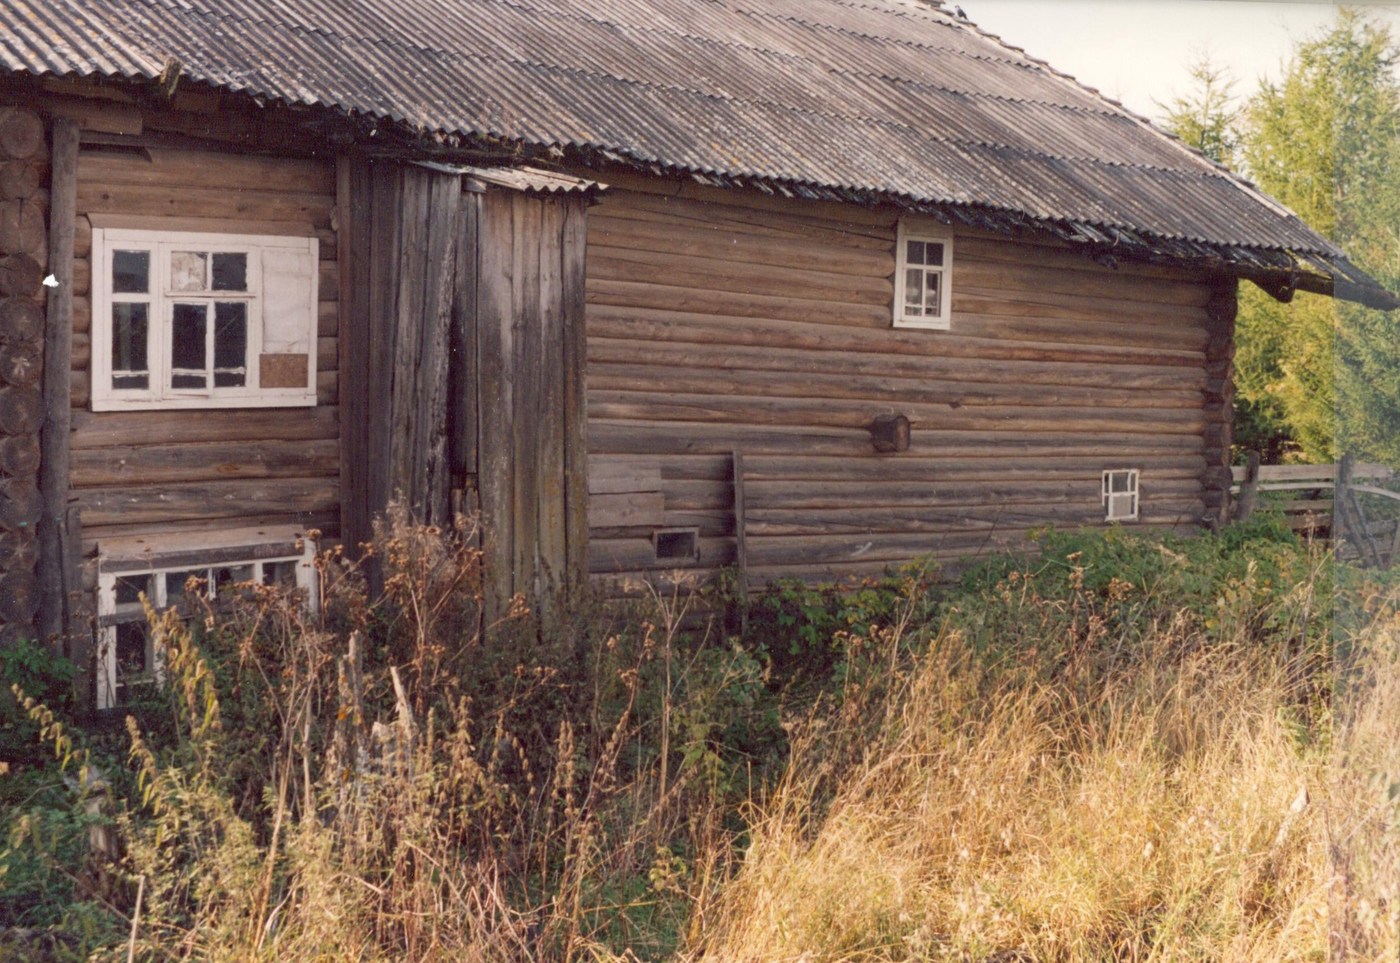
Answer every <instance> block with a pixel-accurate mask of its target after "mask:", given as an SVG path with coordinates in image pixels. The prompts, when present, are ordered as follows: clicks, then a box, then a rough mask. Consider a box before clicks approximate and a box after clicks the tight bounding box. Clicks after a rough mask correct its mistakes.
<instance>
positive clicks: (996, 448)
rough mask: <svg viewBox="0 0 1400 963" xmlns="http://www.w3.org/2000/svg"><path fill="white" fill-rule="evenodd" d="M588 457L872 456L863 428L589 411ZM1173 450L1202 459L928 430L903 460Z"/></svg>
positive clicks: (1143, 438) (1153, 445)
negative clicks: (610, 416)
mask: <svg viewBox="0 0 1400 963" xmlns="http://www.w3.org/2000/svg"><path fill="white" fill-rule="evenodd" d="M588 445H589V453H590V455H605V454H606V455H612V454H631V455H664V454H727V453H729V452H732V451H735V450H739V451H743V452H745V454H746V455H749V454H754V453H766V454H798V453H801V454H811V455H846V456H868V457H874V455H875V453H874V450H873V449H872V448H871V444H870V433H869V432H868V431H866V430H865V429H864V428H863V427H862V428H858V429H851V428H829V427H773V426H769V425H757V424H724V423H705V422H690V423H676V422H653V421H645V420H616V421H613V420H607V419H602V418H599V417H597V414H596V412H590V419H589V423H588ZM1124 452H1132V453H1133V454H1134V455H1138V456H1141V455H1157V454H1171V453H1191V454H1197V455H1198V454H1200V452H1201V439H1200V438H1199V437H1196V436H1194V435H1166V434H1155V433H1147V432H1141V431H1131V430H1124V426H1121V425H1120V426H1117V427H1115V428H1114V429H1113V430H1110V431H1102V432H1100V431H1094V432H1074V431H1065V432H1055V433H1053V434H1050V433H1030V434H1024V433H1013V432H992V433H988V432H982V431H952V430H938V429H925V430H922V431H920V432H917V433H916V434H915V435H914V436H913V439H912V442H911V444H910V448H909V451H908V452H907V453H905V455H902V456H901V457H906V456H907V457H913V456H918V455H929V456H936V455H940V454H943V455H946V456H948V457H956V456H966V457H978V456H983V455H1007V456H1011V455H1025V456H1031V455H1045V454H1050V455H1064V456H1070V455H1076V456H1078V455H1087V456H1103V457H1115V456H1121V455H1122V454H1123V453H1124Z"/></svg>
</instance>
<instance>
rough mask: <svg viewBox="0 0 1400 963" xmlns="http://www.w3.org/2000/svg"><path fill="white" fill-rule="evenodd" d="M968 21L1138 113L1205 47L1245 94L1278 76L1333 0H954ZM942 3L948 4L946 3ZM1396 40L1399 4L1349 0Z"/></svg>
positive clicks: (1186, 83) (1175, 87)
mask: <svg viewBox="0 0 1400 963" xmlns="http://www.w3.org/2000/svg"><path fill="white" fill-rule="evenodd" d="M955 2H956V3H957V5H958V6H961V7H962V9H963V12H964V13H966V14H967V16H968V19H970V20H971V21H972V22H973V23H975V24H977V26H979V27H981V28H982V29H983V30H986V31H988V32H989V33H994V34H998V35H999V36H1001V38H1002V39H1003V40H1005V41H1007V42H1008V43H1010V44H1011V45H1012V46H1014V47H1020V48H1022V49H1024V50H1025V51H1026V53H1028V54H1030V55H1031V56H1032V57H1035V58H1037V59H1040V60H1044V61H1046V62H1048V63H1049V64H1050V65H1051V66H1052V67H1054V68H1055V69H1056V70H1059V71H1061V72H1063V73H1067V74H1069V75H1071V76H1072V77H1074V78H1076V79H1077V80H1079V81H1080V82H1081V83H1084V84H1087V85H1088V86H1090V87H1095V88H1097V89H1098V90H1099V91H1100V92H1101V93H1103V94H1106V95H1107V96H1109V97H1111V98H1113V99H1114V100H1118V101H1121V102H1122V103H1123V104H1124V106H1126V107H1128V108H1129V109H1130V110H1133V111H1135V112H1137V113H1139V114H1142V115H1144V116H1146V117H1149V118H1152V119H1154V120H1155V119H1157V118H1158V117H1160V115H1161V113H1162V111H1161V109H1160V108H1159V107H1158V106H1157V105H1156V103H1154V101H1160V102H1161V103H1169V102H1170V101H1171V100H1172V99H1173V98H1174V97H1175V96H1176V95H1178V94H1186V93H1189V92H1190V90H1191V80H1190V77H1189V76H1188V75H1187V68H1188V67H1189V66H1190V65H1191V64H1192V63H1193V62H1195V61H1197V60H1199V59H1200V56H1201V55H1202V54H1203V53H1208V54H1209V55H1210V58H1211V60H1212V61H1213V62H1215V63H1216V64H1219V65H1222V66H1226V67H1228V68H1229V69H1230V72H1231V74H1232V75H1233V76H1234V77H1235V78H1236V85H1235V93H1236V94H1237V95H1240V96H1247V95H1248V94H1250V93H1252V92H1253V91H1254V89H1255V88H1256V86H1257V83H1258V80H1259V78H1260V77H1269V78H1271V79H1275V80H1276V79H1278V78H1279V77H1281V76H1282V65H1283V63H1284V62H1285V61H1286V60H1287V58H1288V54H1289V51H1290V50H1291V49H1292V48H1293V46H1294V44H1295V43H1297V41H1299V40H1301V39H1305V38H1307V37H1309V36H1311V35H1313V34H1316V33H1318V32H1319V31H1320V30H1322V29H1325V28H1326V26H1327V25H1328V24H1330V23H1331V22H1332V20H1333V18H1334V16H1335V12H1336V9H1337V6H1338V5H1337V4H1335V3H1322V2H1317V0H955ZM948 5H949V6H952V5H953V4H952V3H949V4H948ZM1351 6H1354V7H1360V8H1363V9H1364V10H1366V11H1367V12H1369V13H1371V14H1372V15H1374V16H1375V17H1376V19H1378V20H1380V21H1382V22H1385V23H1388V24H1389V25H1390V28H1391V31H1392V32H1393V33H1394V34H1395V35H1396V36H1397V37H1398V38H1400V2H1397V3H1353V4H1351Z"/></svg>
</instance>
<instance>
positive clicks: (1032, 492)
mask: <svg viewBox="0 0 1400 963" xmlns="http://www.w3.org/2000/svg"><path fill="white" fill-rule="evenodd" d="M1099 482H1100V480H1099V479H1097V478H1092V479H1084V480H1069V481H1064V480H1052V481H1038V480H1021V481H1014V482H1011V481H1008V482H980V483H975V484H974V483H965V484H956V485H948V484H939V483H928V482H902V481H891V482H880V481H868V480H863V481H857V482H837V481H830V480H823V481H810V482H809V481H781V482H753V483H749V482H748V481H747V479H746V480H745V488H744V496H745V504H746V505H747V506H748V507H749V508H750V510H752V511H755V512H757V511H761V510H763V509H768V508H832V509H838V508H845V507H854V508H867V507H876V506H882V507H917V506H923V507H929V508H932V507H943V508H948V507H956V506H959V505H967V506H973V505H1008V506H1009V505H1029V504H1036V503H1044V504H1050V503H1060V504H1066V503H1068V504H1078V505H1082V506H1085V507H1086V508H1091V509H1094V510H1098V508H1097V507H1098V506H1101V505H1102V495H1101V488H1100V484H1099ZM1199 491H1200V485H1199V483H1198V482H1196V481H1195V480H1194V479H1157V480H1154V481H1153V482H1152V483H1151V485H1150V486H1149V485H1148V483H1147V482H1145V481H1144V482H1143V483H1142V499H1141V500H1142V502H1143V504H1144V505H1145V504H1147V503H1148V502H1149V501H1150V500H1151V499H1153V498H1158V497H1161V498H1178V499H1179V497H1180V496H1191V497H1195V496H1197V495H1198V494H1199Z"/></svg>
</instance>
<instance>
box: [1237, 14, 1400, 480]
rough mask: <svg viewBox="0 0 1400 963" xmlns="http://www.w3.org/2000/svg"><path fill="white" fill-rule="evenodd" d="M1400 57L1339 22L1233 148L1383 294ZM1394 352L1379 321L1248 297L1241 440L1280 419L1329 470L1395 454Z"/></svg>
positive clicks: (1390, 331) (1355, 24) (1386, 40)
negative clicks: (1340, 461)
mask: <svg viewBox="0 0 1400 963" xmlns="http://www.w3.org/2000/svg"><path fill="white" fill-rule="evenodd" d="M1398 55H1400V52H1398V51H1397V49H1396V46H1395V42H1394V40H1393V38H1392V37H1391V35H1390V32H1389V30H1388V28H1386V27H1384V26H1382V25H1379V24H1376V23H1375V22H1373V21H1370V20H1368V19H1367V18H1366V17H1365V16H1364V15H1363V14H1361V13H1360V12H1358V11H1355V10H1350V9H1343V10H1341V11H1340V12H1339V13H1338V16H1337V20H1336V22H1335V23H1334V24H1333V25H1332V27H1331V28H1330V29H1329V30H1327V31H1326V32H1325V33H1323V34H1321V35H1319V36H1317V37H1315V38H1312V39H1309V40H1306V41H1304V42H1302V43H1300V44H1299V45H1298V47H1297V48H1296V49H1295V50H1294V53H1293V57H1292V59H1291V61H1290V62H1289V63H1288V65H1287V69H1286V72H1285V75H1284V78H1283V79H1282V81H1280V82H1279V83H1277V84H1274V83H1264V84H1262V85H1261V86H1260V88H1259V91H1258V92H1257V93H1256V94H1255V95H1254V96H1253V97H1252V98H1250V100H1249V102H1248V104H1247V105H1246V108H1245V110H1244V114H1243V118H1242V125H1241V126H1242V130H1241V144H1240V158H1241V160H1242V163H1243V166H1244V167H1245V169H1246V170H1247V172H1248V174H1249V176H1250V177H1252V178H1253V179H1254V180H1255V182H1256V183H1258V185H1259V186H1260V187H1261V188H1262V189H1263V190H1265V191H1266V192H1268V193H1269V194H1271V195H1273V196H1274V197H1276V198H1278V199H1279V200H1280V201H1282V202H1283V203H1284V204H1285V205H1287V206H1288V207H1289V208H1291V209H1292V210H1294V211H1295V212H1297V214H1298V215H1299V216H1300V217H1302V219H1303V220H1304V221H1306V222H1307V223H1308V224H1309V225H1310V226H1311V227H1313V228H1314V229H1315V230H1317V231H1319V232H1320V233H1322V234H1324V235H1326V236H1327V237H1329V238H1330V239H1332V240H1333V241H1335V242H1336V243H1337V244H1339V245H1340V246H1342V247H1343V248H1345V249H1347V250H1348V251H1349V252H1350V253H1351V254H1352V255H1353V257H1354V258H1355V260H1356V261H1357V263H1358V264H1359V265H1360V266H1361V267H1362V268H1363V269H1366V270H1368V271H1370V272H1372V273H1373V274H1375V275H1377V276H1379V278H1380V279H1381V280H1382V281H1383V282H1384V281H1389V282H1390V283H1391V284H1394V282H1395V281H1396V280H1397V277H1400V272H1397V271H1396V260H1397V250H1398V249H1397V239H1396V234H1395V225H1396V224H1397V223H1400V219H1398V218H1397V215H1400V182H1397V177H1400V166H1397V164H1396V161H1397V160H1400V153H1398V152H1397V150H1398V148H1397V145H1400V82H1397V80H1396V77H1395V73H1394V68H1395V64H1396V62H1397V56H1398ZM1394 341H1395V330H1394V326H1393V322H1392V321H1391V320H1390V318H1389V316H1387V315H1381V314H1378V313H1376V312H1369V311H1366V310H1365V309H1361V308H1358V307H1355V306H1354V305H1350V304H1342V303H1340V302H1334V301H1331V300H1330V299H1326V298H1321V297H1317V296H1313V295H1307V294H1300V295H1298V297H1297V298H1296V299H1295V300H1294V302H1293V303H1291V304H1288V305H1283V304H1279V303H1277V302H1275V301H1273V300H1272V299H1271V298H1269V297H1268V296H1266V295H1264V294H1263V293H1262V292H1260V291H1257V290H1255V289H1253V288H1250V287H1247V288H1246V290H1245V291H1244V292H1243V294H1242V299H1241V311H1240V318H1239V327H1238V344H1239V352H1238V355H1237V360H1236V378H1237V384H1238V397H1239V400H1240V409H1241V410H1240V415H1241V417H1240V424H1241V427H1242V429H1246V430H1247V429H1249V428H1250V427H1251V422H1253V424H1254V427H1256V428H1257V427H1260V426H1261V425H1262V426H1263V427H1265V428H1268V427H1270V423H1271V422H1275V421H1276V420H1278V421H1281V423H1282V426H1283V427H1285V428H1286V431H1287V434H1288V435H1289V436H1290V437H1291V439H1292V441H1293V443H1294V444H1296V446H1297V448H1298V449H1299V450H1300V451H1301V453H1302V454H1303V455H1305V456H1306V457H1308V458H1310V459H1316V460H1330V459H1332V458H1334V457H1336V455H1337V454H1338V450H1339V448H1340V447H1341V446H1342V445H1345V446H1346V447H1349V448H1351V449H1353V450H1354V451H1357V452H1358V453H1361V454H1365V455H1368V456H1370V457H1387V458H1395V457H1396V456H1400V438H1396V437H1393V436H1394V435H1395V434H1396V433H1397V432H1400V384H1396V381H1397V379H1400V349H1397V346H1396V345H1395V344H1394ZM1272 427H1278V425H1277V424H1274V425H1273V426H1272ZM1245 434H1246V432H1245V431H1242V432H1241V435H1242V436H1244V435H1245ZM1241 440H1242V441H1244V440H1247V438H1245V437H1242V438H1241Z"/></svg>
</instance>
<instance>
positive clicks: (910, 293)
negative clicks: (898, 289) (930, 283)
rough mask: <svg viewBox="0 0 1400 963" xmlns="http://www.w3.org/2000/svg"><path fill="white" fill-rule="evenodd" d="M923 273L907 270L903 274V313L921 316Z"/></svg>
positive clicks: (914, 269) (916, 270) (913, 269)
mask: <svg viewBox="0 0 1400 963" xmlns="http://www.w3.org/2000/svg"><path fill="white" fill-rule="evenodd" d="M923 304H924V272H923V271H920V270H919V269H918V268H909V269H908V270H906V271H905V272H904V313H905V314H923V313H924V310H923Z"/></svg>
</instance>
